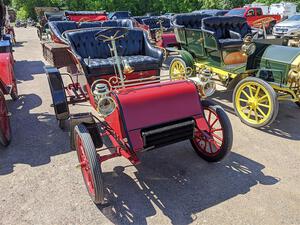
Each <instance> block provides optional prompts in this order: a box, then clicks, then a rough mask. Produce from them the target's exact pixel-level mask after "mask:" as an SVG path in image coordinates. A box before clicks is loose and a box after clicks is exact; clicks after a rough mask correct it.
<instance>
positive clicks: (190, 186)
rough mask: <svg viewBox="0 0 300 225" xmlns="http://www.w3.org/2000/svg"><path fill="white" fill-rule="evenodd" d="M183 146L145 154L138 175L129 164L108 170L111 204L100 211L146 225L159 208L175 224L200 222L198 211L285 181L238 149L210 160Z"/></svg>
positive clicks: (120, 221)
mask: <svg viewBox="0 0 300 225" xmlns="http://www.w3.org/2000/svg"><path fill="white" fill-rule="evenodd" d="M181 146H182V148H186V147H188V146H189V145H187V143H186V142H184V143H183V144H182V145H181ZM182 148H181V149H180V148H178V149H179V150H176V151H173V150H172V148H170V149H169V150H168V149H164V150H162V151H159V150H158V151H157V152H156V153H155V151H153V152H151V153H149V154H148V153H145V155H144V157H143V159H142V164H141V165H140V166H138V167H137V172H135V173H134V177H135V179H132V178H131V177H130V176H128V175H127V174H126V173H124V172H123V171H124V169H126V168H124V167H115V168H114V171H113V172H111V173H105V174H104V179H105V183H106V184H107V193H106V195H107V197H108V204H107V205H106V206H102V207H99V209H100V211H101V212H102V213H103V214H104V215H105V216H106V217H107V218H108V219H109V220H110V221H111V222H113V223H114V224H139V225H144V224H147V221H146V218H148V217H151V216H155V215H156V209H155V208H154V206H155V207H156V208H159V209H160V210H161V211H162V212H163V214H164V215H165V216H167V217H168V218H169V219H170V220H171V223H172V224H175V225H176V224H178V225H179V224H180V225H185V224H190V223H191V222H193V221H194V220H196V219H197V216H196V214H197V213H199V212H201V211H203V210H205V209H207V208H210V207H212V206H215V205H217V204H220V203H222V202H224V201H226V200H228V199H230V198H233V197H235V196H237V195H241V194H246V193H247V192H249V191H250V189H251V187H254V186H256V185H258V184H261V185H274V184H276V183H277V182H279V179H277V178H274V177H272V176H268V175H265V174H264V173H263V172H262V170H263V169H264V168H265V167H264V165H262V164H260V163H258V162H255V161H253V160H251V159H248V158H246V157H244V156H242V155H239V154H237V153H231V154H230V155H229V156H228V157H227V158H226V159H225V160H224V161H222V162H220V163H215V164H208V163H206V162H204V161H203V160H201V159H199V158H198V157H197V156H196V155H195V154H194V153H193V152H191V151H185V150H186V149H182ZM171 151H172V152H171ZM161 153H162V154H161ZM182 157H184V159H183V158H182ZM186 162H189V163H186Z"/></svg>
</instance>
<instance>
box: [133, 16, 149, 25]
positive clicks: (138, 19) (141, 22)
mask: <svg viewBox="0 0 300 225" xmlns="http://www.w3.org/2000/svg"><path fill="white" fill-rule="evenodd" d="M147 18H150V17H149V16H134V17H133V19H135V20H136V21H137V22H138V23H140V24H143V19H147Z"/></svg>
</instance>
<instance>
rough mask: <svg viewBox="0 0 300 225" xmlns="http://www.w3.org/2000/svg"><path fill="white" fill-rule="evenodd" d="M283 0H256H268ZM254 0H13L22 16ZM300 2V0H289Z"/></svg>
mask: <svg viewBox="0 0 300 225" xmlns="http://www.w3.org/2000/svg"><path fill="white" fill-rule="evenodd" d="M6 1H9V0H6ZM281 1H282V0H256V1H255V2H261V3H266V4H272V3H276V2H281ZM251 2H254V0H218V1H217V0H11V4H12V6H13V7H14V8H15V9H16V10H17V11H18V14H17V15H18V17H19V18H24V17H33V18H34V17H35V13H34V7H37V6H57V7H60V8H65V9H69V10H106V11H107V12H110V11H120V10H129V11H131V12H132V13H133V14H134V15H143V14H145V13H146V12H174V13H179V12H190V11H194V10H200V9H231V8H234V7H241V6H243V5H245V4H249V3H251ZM289 2H295V3H297V4H298V6H300V0H289Z"/></svg>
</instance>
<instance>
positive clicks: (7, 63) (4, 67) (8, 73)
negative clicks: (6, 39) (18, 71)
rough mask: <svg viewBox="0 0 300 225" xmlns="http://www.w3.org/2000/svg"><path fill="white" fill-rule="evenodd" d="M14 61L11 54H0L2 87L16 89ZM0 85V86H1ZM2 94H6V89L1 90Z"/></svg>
mask: <svg viewBox="0 0 300 225" xmlns="http://www.w3.org/2000/svg"><path fill="white" fill-rule="evenodd" d="M13 65H14V60H13V56H12V54H11V53H1V54H0V80H1V82H2V84H3V85H4V86H12V87H13V88H16V79H15V76H14V68H13ZM3 85H1V86H3ZM1 89H2V91H3V92H4V94H9V93H7V89H6V88H4V89H3V87H2V88H1Z"/></svg>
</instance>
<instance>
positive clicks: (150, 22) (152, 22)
mask: <svg viewBox="0 0 300 225" xmlns="http://www.w3.org/2000/svg"><path fill="white" fill-rule="evenodd" d="M159 21H162V26H163V27H164V28H167V29H170V28H171V20H170V19H169V18H167V17H162V16H161V17H159V16H155V17H149V18H145V19H142V23H143V24H145V25H147V26H149V28H150V30H153V29H159V28H160V24H159Z"/></svg>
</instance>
